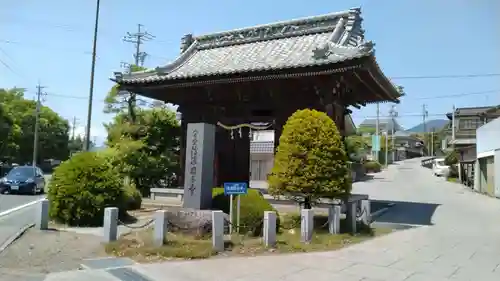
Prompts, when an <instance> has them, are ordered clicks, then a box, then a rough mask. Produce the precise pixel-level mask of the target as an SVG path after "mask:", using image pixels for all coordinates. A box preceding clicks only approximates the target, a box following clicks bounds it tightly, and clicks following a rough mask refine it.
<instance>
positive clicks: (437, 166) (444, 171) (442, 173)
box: [432, 158, 450, 177]
mask: <svg viewBox="0 0 500 281" xmlns="http://www.w3.org/2000/svg"><path fill="white" fill-rule="evenodd" d="M432 171H433V172H434V175H435V176H438V177H446V176H448V174H449V173H450V166H447V165H445V164H444V158H436V159H434V161H433V163H432Z"/></svg>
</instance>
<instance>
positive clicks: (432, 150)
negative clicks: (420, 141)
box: [431, 129, 434, 157]
mask: <svg viewBox="0 0 500 281" xmlns="http://www.w3.org/2000/svg"><path fill="white" fill-rule="evenodd" d="M432 156H434V129H433V130H432V131H431V157H432Z"/></svg>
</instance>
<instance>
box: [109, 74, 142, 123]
mask: <svg viewBox="0 0 500 281" xmlns="http://www.w3.org/2000/svg"><path fill="white" fill-rule="evenodd" d="M144 70H146V68H144V67H141V66H137V65H131V66H130V71H132V72H137V71H144ZM145 104H146V102H145V101H143V100H141V99H137V95H136V94H135V93H133V92H128V91H120V90H119V85H118V84H116V85H114V86H113V87H111V90H109V92H108V94H107V95H106V98H105V99H104V113H114V114H118V113H123V112H127V113H128V115H129V117H130V119H131V120H132V122H135V119H136V114H135V109H136V108H137V107H138V106H143V105H145Z"/></svg>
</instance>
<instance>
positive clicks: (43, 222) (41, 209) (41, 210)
mask: <svg viewBox="0 0 500 281" xmlns="http://www.w3.org/2000/svg"><path fill="white" fill-rule="evenodd" d="M35 218H36V221H35V224H36V228H37V229H40V230H47V229H49V200H48V199H43V200H42V201H40V202H39V203H38V206H37V208H36V215H35Z"/></svg>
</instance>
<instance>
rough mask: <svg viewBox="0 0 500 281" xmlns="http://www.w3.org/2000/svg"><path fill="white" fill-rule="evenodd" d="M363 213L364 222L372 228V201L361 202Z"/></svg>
mask: <svg viewBox="0 0 500 281" xmlns="http://www.w3.org/2000/svg"><path fill="white" fill-rule="evenodd" d="M361 212H362V213H363V216H362V221H363V223H364V224H365V225H367V226H370V224H371V221H372V216H371V211H370V200H361Z"/></svg>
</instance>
